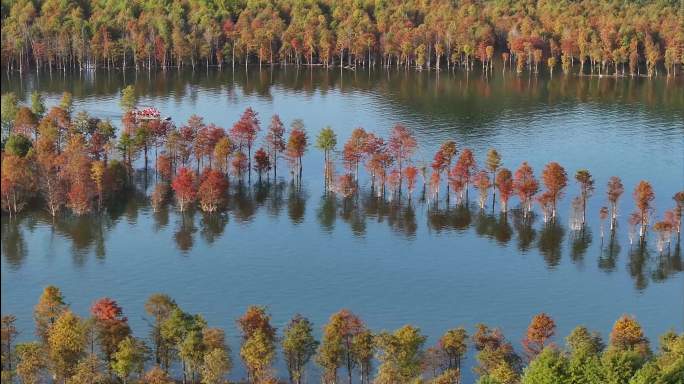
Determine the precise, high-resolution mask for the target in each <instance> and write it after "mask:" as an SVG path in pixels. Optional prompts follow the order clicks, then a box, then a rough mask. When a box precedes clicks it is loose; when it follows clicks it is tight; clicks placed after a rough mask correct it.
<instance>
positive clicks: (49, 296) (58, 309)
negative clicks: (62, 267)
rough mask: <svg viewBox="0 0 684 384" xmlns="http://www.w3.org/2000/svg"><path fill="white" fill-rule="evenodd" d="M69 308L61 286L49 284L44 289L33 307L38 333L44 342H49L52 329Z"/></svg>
mask: <svg viewBox="0 0 684 384" xmlns="http://www.w3.org/2000/svg"><path fill="white" fill-rule="evenodd" d="M68 309H69V306H68V305H67V304H66V303H65V302H64V296H63V295H62V291H61V290H60V289H59V288H57V287H55V286H52V285H49V286H47V287H45V289H43V293H42V294H41V295H40V299H39V300H38V304H36V306H35V307H34V309H33V320H34V321H35V323H36V335H37V336H38V337H39V338H40V340H41V341H42V342H43V343H47V341H48V336H49V334H50V330H51V329H52V327H53V326H54V325H55V322H56V321H57V319H58V318H59V317H60V316H61V315H62V313H64V312H65V311H66V310H68Z"/></svg>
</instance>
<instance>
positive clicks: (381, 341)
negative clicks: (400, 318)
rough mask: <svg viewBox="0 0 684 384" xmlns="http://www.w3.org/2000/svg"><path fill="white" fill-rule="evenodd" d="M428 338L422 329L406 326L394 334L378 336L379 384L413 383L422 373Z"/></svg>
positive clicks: (377, 377) (377, 379)
mask: <svg viewBox="0 0 684 384" xmlns="http://www.w3.org/2000/svg"><path fill="white" fill-rule="evenodd" d="M426 339H427V338H426V337H425V336H424V335H422V334H421V332H420V329H419V328H416V327H414V326H411V325H405V326H403V327H402V328H399V329H397V330H396V331H394V332H393V333H389V332H383V333H381V334H379V335H378V336H377V344H378V350H379V351H380V353H379V356H378V360H379V361H380V366H379V367H378V373H377V375H376V377H375V381H374V382H375V383H377V384H392V383H412V382H415V381H416V380H417V379H418V377H419V376H420V373H421V363H422V357H423V344H425V340H426Z"/></svg>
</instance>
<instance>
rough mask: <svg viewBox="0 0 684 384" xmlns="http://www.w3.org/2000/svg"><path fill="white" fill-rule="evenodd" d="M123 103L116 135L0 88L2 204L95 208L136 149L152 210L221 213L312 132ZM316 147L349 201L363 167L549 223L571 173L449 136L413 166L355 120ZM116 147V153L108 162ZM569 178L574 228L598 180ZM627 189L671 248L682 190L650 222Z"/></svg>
mask: <svg viewBox="0 0 684 384" xmlns="http://www.w3.org/2000/svg"><path fill="white" fill-rule="evenodd" d="M121 105H122V108H123V112H124V113H123V117H122V125H123V129H122V132H121V133H120V135H119V137H117V130H116V129H115V127H114V126H113V124H112V123H111V122H110V121H108V120H101V119H98V118H96V117H91V116H90V115H88V114H87V113H86V112H78V113H75V114H74V112H73V111H72V109H73V108H72V106H71V96H70V95H69V94H68V93H65V94H64V96H63V98H62V100H61V102H60V104H59V105H57V106H54V107H52V108H51V109H50V110H49V111H47V110H46V107H45V105H44V103H43V101H42V96H41V95H40V94H38V93H34V94H33V95H32V97H31V105H30V106H24V105H20V104H19V103H18V101H17V99H16V97H14V95H13V94H6V95H3V98H2V124H3V133H5V135H6V137H7V139H6V140H5V141H4V142H3V152H2V207H3V209H4V210H6V211H7V212H8V213H9V214H10V215H16V214H17V213H18V212H19V211H21V210H22V209H23V208H24V207H25V206H27V204H29V203H30V202H32V201H34V199H37V200H38V201H40V202H41V203H42V204H43V205H44V206H45V207H47V209H48V211H49V212H50V213H51V215H52V216H55V215H57V214H58V213H59V212H60V210H62V209H63V207H68V208H69V209H70V211H71V212H72V213H73V214H76V215H83V214H87V213H89V212H92V211H99V210H101V209H102V206H103V204H104V203H105V202H106V201H107V200H108V199H111V198H112V197H114V196H117V194H119V193H120V192H121V191H123V190H125V189H127V188H130V187H131V186H132V185H133V183H132V175H133V169H134V163H135V162H136V160H137V159H138V158H141V157H142V159H141V160H143V161H144V171H145V172H147V169H148V167H149V165H148V163H149V157H150V155H151V153H152V152H153V153H154V154H153V157H154V159H153V160H154V169H155V176H157V177H158V180H159V182H158V183H157V185H156V186H155V188H154V191H153V192H152V195H151V201H152V205H153V206H154V207H159V206H161V205H162V204H164V203H165V202H166V201H167V200H168V199H169V198H170V197H171V196H172V195H173V197H175V201H176V203H177V206H178V208H179V210H180V211H181V212H184V211H185V210H187V209H188V207H191V206H194V205H195V204H196V205H197V206H199V208H200V209H201V210H203V211H205V212H208V213H212V212H217V211H220V210H223V209H225V207H226V203H227V197H228V193H227V191H228V188H229V184H230V181H231V179H232V180H233V181H237V182H238V183H239V184H242V183H245V182H248V183H249V184H251V178H252V171H254V172H255V173H256V174H257V177H258V182H259V183H262V182H263V181H264V179H265V180H266V181H267V182H268V181H269V180H270V179H271V173H272V178H273V180H277V178H278V175H277V172H278V163H279V161H280V160H282V159H284V160H286V162H287V163H288V165H289V170H290V175H291V177H292V182H293V183H294V184H295V185H299V184H300V183H301V178H302V172H303V165H302V157H303V156H304V154H305V153H306V152H307V150H308V149H309V146H310V144H311V143H310V141H311V139H310V138H309V135H308V133H307V131H306V129H305V127H304V123H303V121H301V120H299V119H297V120H294V121H293V122H292V124H291V127H290V130H289V132H286V131H287V129H286V126H285V124H284V123H283V122H282V121H281V120H280V118H279V117H278V115H274V116H273V117H272V118H271V121H270V124H269V126H268V128H267V129H266V133H265V135H264V136H263V138H262V141H261V142H259V141H258V139H259V133H260V131H261V123H260V121H259V118H258V116H257V114H256V112H254V110H252V109H251V108H247V109H246V110H245V111H244V113H243V114H242V116H241V117H240V119H239V120H238V121H237V122H235V124H233V126H232V127H231V128H230V129H229V130H225V129H223V128H222V127H220V126H217V125H215V124H213V123H209V124H207V123H205V122H204V120H203V119H202V118H201V117H199V116H196V115H193V116H191V117H190V119H189V120H188V121H187V122H186V123H185V124H183V125H182V126H181V127H180V128H177V127H176V126H175V125H174V124H173V123H172V121H171V120H170V119H162V118H161V115H160V113H159V111H157V110H156V109H154V108H152V107H147V108H139V107H137V106H136V102H135V94H134V89H133V88H132V87H130V86H129V87H127V88H126V89H124V90H123V92H122V98H121ZM72 115H74V116H72ZM288 133H289V135H288ZM313 144H314V146H315V147H316V148H317V149H319V150H321V151H322V152H323V154H324V164H323V174H324V182H325V186H326V190H327V191H330V192H331V193H335V194H337V195H339V196H340V197H342V198H343V199H345V201H350V200H352V199H353V198H354V197H355V196H358V194H359V191H358V189H359V186H360V178H361V169H362V168H365V170H366V171H367V172H366V173H367V176H368V178H369V181H370V188H371V193H374V194H376V195H377V196H378V197H379V198H389V199H404V198H405V199H407V200H408V201H409V203H410V202H411V200H412V199H413V196H414V194H416V189H417V187H419V184H421V183H422V190H421V192H420V193H421V196H422V198H424V199H427V200H428V201H430V202H434V203H436V202H438V201H440V199H442V198H440V194H442V193H443V194H444V195H443V199H445V200H446V202H447V203H449V202H451V201H455V203H456V204H457V205H458V204H466V205H467V204H468V201H469V193H470V192H471V189H474V190H475V191H477V196H478V197H477V201H478V204H479V206H480V208H481V209H483V210H484V209H485V208H486V206H487V205H490V206H491V209H492V210H494V209H495V206H496V205H497V200H498V206H499V208H500V210H501V211H502V212H504V213H505V212H507V211H508V210H509V202H510V200H511V198H513V197H514V196H517V197H518V200H519V203H520V208H521V210H522V212H523V214H524V216H525V217H527V216H529V214H530V213H531V212H532V211H533V207H534V203H535V202H536V203H537V204H538V206H539V208H540V211H541V213H542V215H543V218H544V222H552V221H554V220H556V217H557V205H558V201H559V200H560V199H561V197H562V196H563V194H564V193H565V190H566V188H567V186H568V184H569V182H570V180H569V177H568V174H567V171H566V170H565V168H564V167H563V166H561V165H560V164H558V163H556V162H550V163H548V164H547V165H546V166H545V167H544V169H543V170H542V172H541V180H538V179H537V177H536V176H535V173H534V170H533V169H532V167H531V166H530V165H529V164H528V163H527V162H523V163H522V164H521V165H520V166H519V167H518V168H517V169H516V170H515V171H511V170H509V169H508V168H506V167H504V166H503V161H502V158H501V156H500V155H499V153H498V152H497V151H496V150H495V149H490V150H489V151H488V152H487V154H486V157H485V160H484V161H483V164H481V165H478V163H477V161H476V159H475V154H474V153H473V151H472V150H470V149H469V148H462V149H461V148H458V146H457V144H456V142H455V141H452V140H448V141H445V142H444V143H443V144H442V145H441V146H440V147H439V148H438V150H437V151H436V152H435V154H434V157H433V160H432V161H431V162H430V163H429V164H419V163H417V162H414V161H413V155H414V153H415V152H416V150H417V148H418V143H417V141H416V139H415V138H414V136H413V135H412V133H411V131H410V130H409V129H408V128H407V127H405V126H403V125H401V124H397V125H395V126H394V127H393V128H392V129H391V131H390V133H389V137H388V138H387V139H385V138H383V137H381V136H379V135H376V134H375V133H373V132H369V131H366V130H365V129H363V128H356V129H354V130H353V131H352V132H351V135H350V137H349V138H348V139H347V141H346V142H344V144H343V145H342V148H341V149H338V138H337V135H336V133H335V131H334V130H333V129H332V128H330V127H325V128H323V129H321V130H320V132H319V133H318V134H317V136H316V137H315V140H314V143H313ZM115 154H118V155H119V156H118V159H112V157H113V156H114V155H115ZM339 163H341V164H342V168H343V171H342V172H341V174H337V165H338V164H339ZM574 179H575V182H576V183H577V185H578V186H579V190H580V194H579V196H577V197H575V198H574V199H573V202H572V206H571V214H570V217H571V223H570V226H571V228H572V229H575V230H582V229H583V228H584V226H585V224H586V218H587V208H586V207H587V200H588V199H589V198H590V197H591V196H592V194H593V192H594V190H595V180H594V178H593V176H592V175H591V173H590V172H589V171H588V170H586V169H580V170H577V171H576V172H575V174H574ZM146 180H147V178H146ZM542 186H543V187H544V189H543V190H542ZM624 190H625V188H624V186H623V183H622V181H621V180H620V178H619V177H617V176H613V177H611V178H610V179H609V180H608V183H607V189H606V193H607V196H606V200H607V203H608V205H607V206H603V207H601V208H600V210H599V212H598V215H599V216H600V218H601V223H602V224H601V235H602V236H603V233H604V229H603V222H604V221H606V220H607V221H608V222H609V229H610V231H611V232H613V231H614V230H615V228H616V223H617V219H618V202H619V199H620V198H621V196H622V195H623V193H624ZM490 196H491V201H490ZM633 198H634V203H635V207H636V210H635V211H634V212H633V213H631V214H630V215H628V223H629V228H630V241H633V240H634V238H636V233H637V231H638V238H639V239H640V240H641V241H643V240H644V239H645V237H646V233H647V229H648V228H650V227H652V228H653V230H654V231H655V232H656V233H657V243H658V247H659V250H660V251H662V250H663V249H664V247H665V246H667V245H669V243H670V242H671V238H672V235H673V234H676V236H677V237H678V238H679V235H680V232H681V217H682V211H683V209H684V192H677V193H676V194H674V196H673V200H674V204H673V208H672V209H669V210H666V211H665V212H664V213H663V216H662V219H661V220H654V219H653V217H654V214H653V206H652V202H653V200H654V199H655V192H654V190H653V187H652V186H651V184H650V183H649V182H647V181H643V180H642V181H640V182H639V183H638V184H637V185H636V186H635V188H634V191H633Z"/></svg>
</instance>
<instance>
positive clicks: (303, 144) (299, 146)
mask: <svg viewBox="0 0 684 384" xmlns="http://www.w3.org/2000/svg"><path fill="white" fill-rule="evenodd" d="M308 145H309V144H308V137H307V136H306V131H304V129H303V128H301V127H298V126H294V127H293V128H292V130H291V131H290V138H289V139H288V140H287V156H288V157H289V158H290V159H291V161H292V163H293V165H294V167H295V168H296V169H297V171H296V173H297V174H298V178H299V179H300V180H301V178H302V156H304V153H305V152H306V149H307V146H308Z"/></svg>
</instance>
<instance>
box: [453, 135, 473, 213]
mask: <svg viewBox="0 0 684 384" xmlns="http://www.w3.org/2000/svg"><path fill="white" fill-rule="evenodd" d="M476 169H477V164H476V163H475V156H474V155H473V151H472V150H470V148H465V149H464V150H463V151H462V152H461V156H459V158H458V160H457V161H456V165H454V168H453V169H452V170H451V172H450V173H449V178H455V179H458V180H460V183H461V184H462V190H463V191H465V198H466V201H467V200H468V187H469V185H470V182H471V181H472V178H473V175H474V174H475V170H476Z"/></svg>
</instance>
